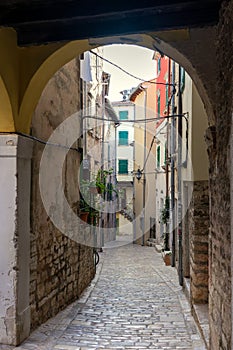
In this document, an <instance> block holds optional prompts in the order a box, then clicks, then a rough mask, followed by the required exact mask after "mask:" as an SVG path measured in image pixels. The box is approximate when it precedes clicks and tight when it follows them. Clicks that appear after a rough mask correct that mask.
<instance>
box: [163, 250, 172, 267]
mask: <svg viewBox="0 0 233 350" xmlns="http://www.w3.org/2000/svg"><path fill="white" fill-rule="evenodd" d="M162 254H163V261H164V262H165V265H166V266H170V265H171V255H172V252H171V251H170V250H164V251H163V253H162Z"/></svg>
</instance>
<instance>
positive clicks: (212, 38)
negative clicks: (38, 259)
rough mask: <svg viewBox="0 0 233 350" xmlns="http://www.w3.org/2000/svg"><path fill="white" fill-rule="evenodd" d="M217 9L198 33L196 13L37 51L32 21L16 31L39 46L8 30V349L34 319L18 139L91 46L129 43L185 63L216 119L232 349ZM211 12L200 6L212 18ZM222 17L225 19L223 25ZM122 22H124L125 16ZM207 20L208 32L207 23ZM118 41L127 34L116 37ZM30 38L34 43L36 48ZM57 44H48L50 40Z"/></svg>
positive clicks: (227, 96) (215, 247) (218, 338)
mask: <svg viewBox="0 0 233 350" xmlns="http://www.w3.org/2000/svg"><path fill="white" fill-rule="evenodd" d="M216 3H217V2H216ZM216 3H215V2H214V3H213V6H211V4H210V3H208V6H210V10H211V11H206V13H208V18H207V17H205V18H204V20H203V21H204V23H202V24H201V25H200V18H201V17H200V16H199V20H198V18H197V17H195V16H194V17H192V16H191V17H192V18H193V22H194V23H195V25H194V26H192V25H190V24H188V23H187V21H188V19H190V18H191V17H190V16H183V17H182V16H176V17H179V19H180V25H179V28H178V27H177V26H178V25H177V23H176V22H175V21H173V23H174V25H172V24H171V26H170V28H164V27H162V30H161V28H158V27H153V26H152V24H151V27H150V28H145V27H143V28H142V27H141V26H142V25H144V26H146V25H147V24H148V23H151V22H149V21H136V22H135V23H137V25H135V26H133V27H132V28H133V29H132V30H131V31H130V33H132V35H127V36H126V35H125V33H124V31H123V29H122V31H121V30H120V29H119V28H123V27H121V26H112V27H111V28H118V32H117V33H116V32H115V31H114V30H113V29H111V30H112V31H111V30H110V29H109V30H108V29H107V28H106V29H105V30H104V29H103V27H102V26H95V28H96V29H95V30H96V32H97V31H98V35H97V34H96V35H95V32H94V30H93V26H91V27H90V28H91V29H90V30H87V27H85V28H84V27H83V26H81V29H82V30H83V31H86V32H85V33H86V35H85V34H84V33H83V32H82V31H81V32H82V33H83V36H82V37H79V36H78V35H80V32H79V31H78V32H79V33H78V32H77V31H76V32H73V35H74V36H73V38H71V37H70V39H69V40H72V39H78V40H77V41H73V42H69V43H65V44H64V42H56V43H51V44H48V45H41V46H33V43H35V42H37V43H42V42H43V41H42V37H41V36H40V38H39V37H38V41H37V40H36V39H35V36H34V37H33V32H32V31H29V30H27V28H26V27H27V25H28V24H27V23H28V22H27V21H26V22H24V26H26V27H24V26H21V25H20V24H19V23H18V25H14V27H15V28H16V29H18V28H20V29H18V35H19V42H18V43H22V42H23V34H24V35H25V37H24V40H25V41H24V42H26V41H27V44H30V45H31V46H27V47H19V46H18V43H17V33H16V31H15V30H14V29H11V28H1V31H0V46H1V53H2V54H1V58H0V62H1V65H0V75H1V79H0V85H1V94H0V101H1V111H0V131H1V133H3V135H1V141H0V144H1V156H0V162H1V169H4V170H3V172H1V177H0V192H1V198H5V199H6V200H4V201H1V211H0V213H1V214H0V215H1V217H0V219H1V222H3V223H4V225H2V237H4V239H3V241H2V245H1V247H2V248H1V254H0V256H1V274H2V276H3V277H2V278H3V283H1V309H0V311H1V322H0V336H1V342H4V343H8V344H16V343H17V344H18V343H20V342H21V341H22V340H23V339H24V338H25V337H27V336H28V334H29V332H30V321H31V318H30V306H29V305H30V302H29V290H30V288H29V285H30V283H29V276H30V275H29V266H30V254H28V253H27V252H29V251H30V249H29V246H30V241H29V237H30V235H29V233H30V215H29V212H30V179H31V176H30V157H31V155H30V145H31V142H30V141H27V139H26V138H24V137H23V136H21V135H19V133H22V132H23V133H27V134H28V133H29V132H30V125H31V118H32V115H33V112H34V110H35V107H36V105H37V103H38V100H39V97H40V95H41V93H42V91H43V88H44V87H45V85H46V83H47V82H48V80H49V79H50V78H51V77H52V75H53V74H54V73H55V72H56V71H57V70H58V69H60V68H61V67H62V66H63V65H64V64H65V63H67V62H68V61H70V60H71V59H72V58H74V57H76V56H77V55H78V54H80V53H82V52H84V51H86V50H88V49H90V48H93V47H96V46H99V45H102V44H107V43H116V42H119V43H122V42H124V40H127V42H128V43H129V42H131V43H134V44H137V45H142V46H146V47H148V48H151V49H153V50H154V49H155V47H156V48H158V49H159V50H160V51H162V52H164V53H165V54H166V55H168V56H170V57H171V58H172V59H174V60H175V61H177V62H178V63H179V64H181V65H182V66H183V67H184V68H185V70H186V71H187V72H188V74H189V75H190V76H191V78H192V79H193V81H194V83H195V86H196V87H197V90H198V93H199V95H200V96H201V99H202V101H203V103H204V106H205V110H206V113H207V117H208V129H207V134H206V139H207V148H208V157H209V198H210V231H209V235H210V245H209V319H210V349H211V350H212V349H213V350H215V349H216V350H217V349H221V350H223V349H230V348H231V347H232V298H231V295H232V279H231V276H232V262H231V254H232V248H231V242H232V219H231V217H232V216H233V215H232V208H233V206H232V198H231V184H232V181H233V180H232V109H233V106H232V100H233V98H232V94H233V84H232V66H233V62H232V18H233V2H232V1H231V0H229V1H221V2H218V6H219V7H220V8H219V10H220V11H218V8H216V7H215V6H216ZM204 4H206V3H205V2H203V6H204ZM214 9H215V10H216V11H215V10H214ZM205 10H206V9H204V10H203V8H202V9H201V11H202V14H203V16H204V12H205ZM121 11H122V9H121ZM195 13H198V14H199V13H200V11H197V12H194V13H193V15H194V14H195ZM144 14H145V12H144ZM214 15H216V19H215V20H214ZM156 16H158V15H156ZM152 17H153V16H152ZM202 18H203V17H202ZM173 19H174V18H173ZM209 19H212V21H213V22H214V23H215V25H213V22H212V23H210V22H208V21H209ZM109 20H110V21H111V19H109ZM113 20H114V21H115V23H116V18H114V19H113ZM185 21H186V22H185ZM7 22H8V23H9V26H11V25H10V24H11V23H14V20H13V18H11V19H10V20H9V21H7V20H5V21H2V22H1V23H3V24H1V25H4V26H6V23H7ZM165 22H166V21H165ZM205 22H206V25H204V24H205ZM153 23H156V21H154V22H153ZM166 23H167V22H166ZM199 25H200V26H199ZM203 25H204V26H203ZM137 26H138V27H137ZM109 28H110V27H109ZM153 28H154V29H153ZM187 28H189V29H187ZM164 29H166V31H164ZM171 29H175V30H171ZM101 30H102V32H101ZM48 32H49V34H50V40H51V41H52V37H51V35H52V34H54V32H53V31H52V30H50V31H48ZM75 33H76V34H77V36H76V35H75ZM137 33H139V34H137ZM142 33H143V34H142ZM144 33H145V34H144ZM146 33H148V34H146ZM116 34H119V35H120V36H118V37H116V36H115V37H112V35H116ZM38 35H39V34H38ZM59 35H60V38H61V40H62V39H64V36H62V33H61V32H59ZM64 35H65V34H64ZM97 36H99V38H96V39H89V40H88V38H90V37H92V38H93V37H97ZM30 37H31V42H29V41H30ZM101 37H102V38H101ZM83 38H85V39H83ZM26 39H27V40H26ZM39 39H40V40H39ZM66 39H67V37H66ZM44 40H45V39H44ZM50 40H49V39H48V38H47V42H49V41H50ZM200 54H201V58H200ZM16 173H17V178H16V176H15V174H16ZM16 199H17V200H16ZM198 201H199V199H198ZM22 257H23V259H22Z"/></svg>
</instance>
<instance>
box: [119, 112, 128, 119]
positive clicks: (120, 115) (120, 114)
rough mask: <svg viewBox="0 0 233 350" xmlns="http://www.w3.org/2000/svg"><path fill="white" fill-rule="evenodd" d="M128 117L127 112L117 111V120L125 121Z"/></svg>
mask: <svg viewBox="0 0 233 350" xmlns="http://www.w3.org/2000/svg"><path fill="white" fill-rule="evenodd" d="M128 115H129V112H128V111H119V119H120V120H127V119H128Z"/></svg>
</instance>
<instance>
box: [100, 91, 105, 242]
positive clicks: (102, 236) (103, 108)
mask: <svg viewBox="0 0 233 350" xmlns="http://www.w3.org/2000/svg"><path fill="white" fill-rule="evenodd" d="M104 116H105V94H104V86H103V87H102V150H101V168H102V169H104V160H105V158H104V157H105V155H104V147H105V146H104V142H105V122H104ZM104 202H105V198H102V199H101V208H102V212H101V220H100V228H101V234H100V247H101V248H103V246H104V221H105V220H104V215H105V213H104Z"/></svg>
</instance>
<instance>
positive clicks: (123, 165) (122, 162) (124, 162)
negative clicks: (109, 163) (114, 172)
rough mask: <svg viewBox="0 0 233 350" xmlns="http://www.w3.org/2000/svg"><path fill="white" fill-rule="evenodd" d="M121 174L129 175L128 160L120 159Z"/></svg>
mask: <svg viewBox="0 0 233 350" xmlns="http://www.w3.org/2000/svg"><path fill="white" fill-rule="evenodd" d="M118 165H119V174H128V159H119V160H118Z"/></svg>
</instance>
